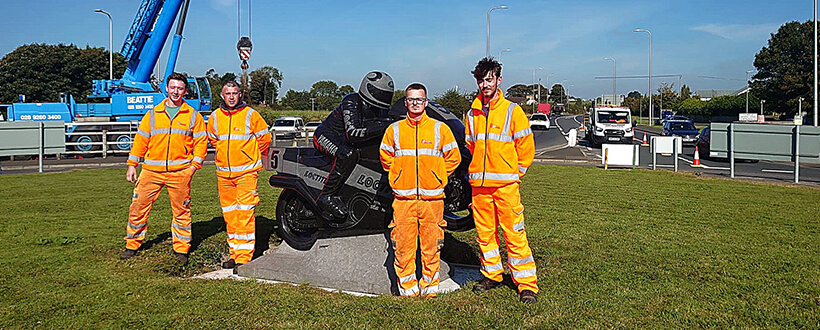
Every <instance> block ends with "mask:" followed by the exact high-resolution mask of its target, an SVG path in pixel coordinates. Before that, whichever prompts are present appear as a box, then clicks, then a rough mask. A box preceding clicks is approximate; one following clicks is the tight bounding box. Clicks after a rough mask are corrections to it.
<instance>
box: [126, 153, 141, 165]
mask: <svg viewBox="0 0 820 330" xmlns="http://www.w3.org/2000/svg"><path fill="white" fill-rule="evenodd" d="M128 160H133V161H135V162H137V163H139V162H140V158H139V157H137V156H134V155H128Z"/></svg>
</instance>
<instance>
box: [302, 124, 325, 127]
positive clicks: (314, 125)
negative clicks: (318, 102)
mask: <svg viewBox="0 0 820 330" xmlns="http://www.w3.org/2000/svg"><path fill="white" fill-rule="evenodd" d="M321 124H322V123H307V124H305V126H307V127H318V126H319V125H321Z"/></svg>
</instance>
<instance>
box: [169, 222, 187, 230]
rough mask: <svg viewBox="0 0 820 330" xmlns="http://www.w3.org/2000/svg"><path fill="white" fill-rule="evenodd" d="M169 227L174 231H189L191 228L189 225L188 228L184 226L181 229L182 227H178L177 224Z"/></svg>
mask: <svg viewBox="0 0 820 330" xmlns="http://www.w3.org/2000/svg"><path fill="white" fill-rule="evenodd" d="M171 227H172V228H175V229H177V230H184V231H191V226H190V225H189V226H184V227H183V226H180V225H179V224H177V223H171Z"/></svg>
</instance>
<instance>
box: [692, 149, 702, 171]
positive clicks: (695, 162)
mask: <svg viewBox="0 0 820 330" xmlns="http://www.w3.org/2000/svg"><path fill="white" fill-rule="evenodd" d="M692 167H703V165H702V164H701V163H700V153H699V152H698V146H695V160H693V161H692Z"/></svg>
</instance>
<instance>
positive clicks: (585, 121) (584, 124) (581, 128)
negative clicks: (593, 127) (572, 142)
mask: <svg viewBox="0 0 820 330" xmlns="http://www.w3.org/2000/svg"><path fill="white" fill-rule="evenodd" d="M586 124H587V120H586V118H584V122H583V123H582V124H581V127H580V128H579V129H578V130H579V131H583V130H584V129H585V128H584V126H586Z"/></svg>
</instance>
